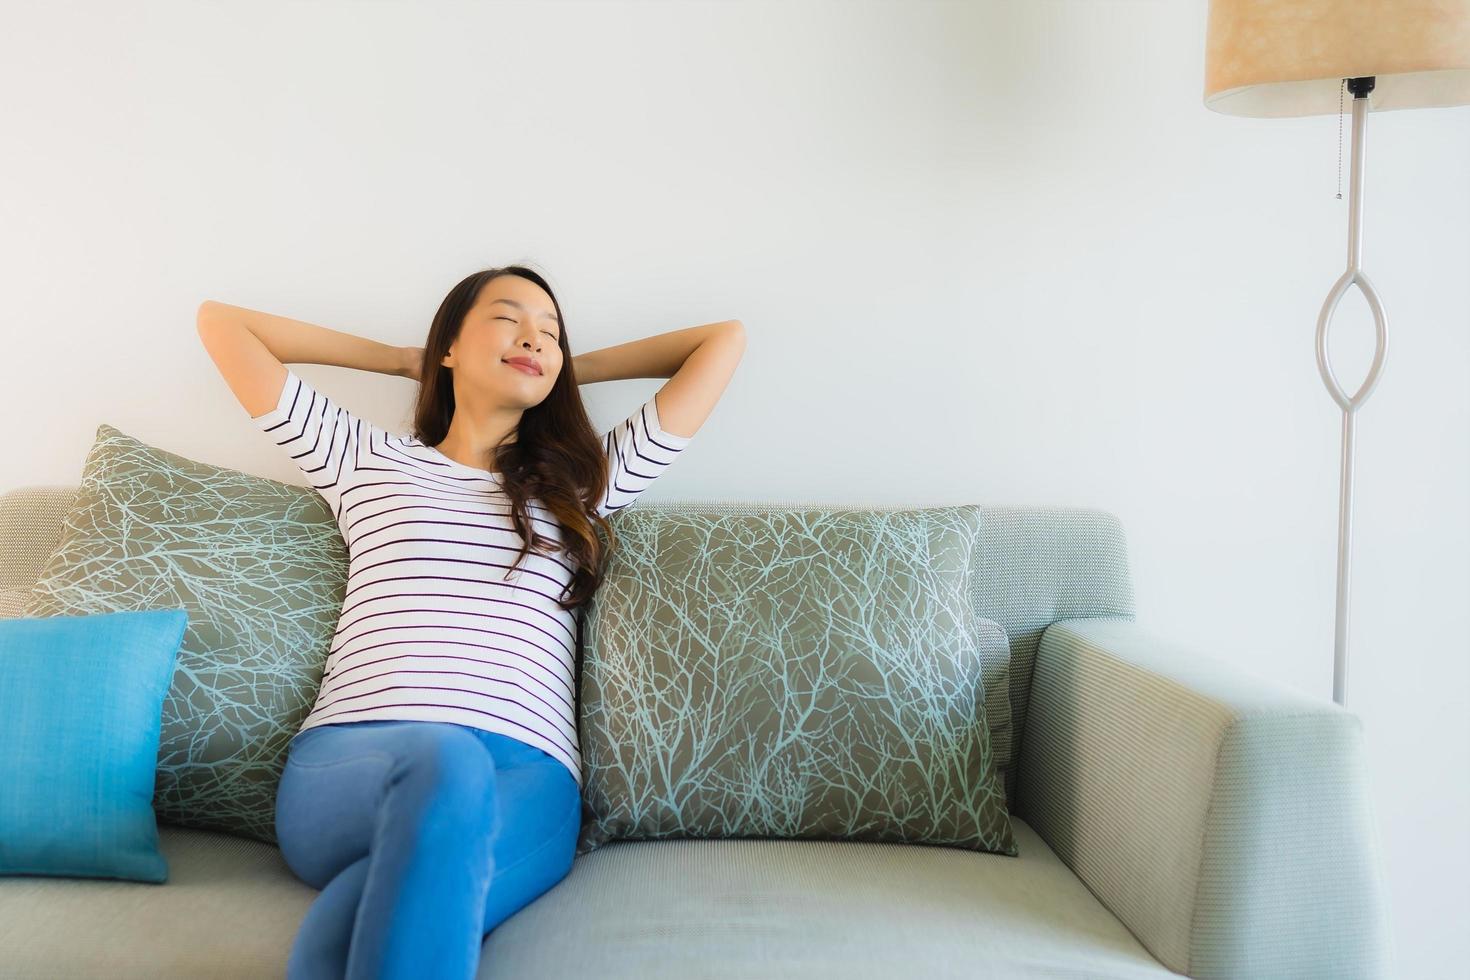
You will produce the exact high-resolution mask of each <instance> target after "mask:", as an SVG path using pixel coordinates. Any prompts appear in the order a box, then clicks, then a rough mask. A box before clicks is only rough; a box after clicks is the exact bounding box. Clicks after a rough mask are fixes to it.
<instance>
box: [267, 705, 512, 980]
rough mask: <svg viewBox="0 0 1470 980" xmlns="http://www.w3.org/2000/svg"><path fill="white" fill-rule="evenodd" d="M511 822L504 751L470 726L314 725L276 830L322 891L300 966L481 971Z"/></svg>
mask: <svg viewBox="0 0 1470 980" xmlns="http://www.w3.org/2000/svg"><path fill="white" fill-rule="evenodd" d="M499 829H500V805H499V801H498V799H497V778H496V772H495V765H494V760H493V759H492V758H491V757H490V756H489V755H488V754H487V753H486V752H485V749H484V746H483V744H482V743H481V742H480V740H479V739H478V738H477V737H476V736H475V733H474V732H473V731H471V730H470V729H467V728H464V727H462V726H459V725H452V724H447V723H441V722H418V721H364V722H353V723H348V724H338V725H325V726H321V727H319V728H315V729H311V730H309V731H307V732H304V733H302V734H301V735H300V736H298V738H297V739H296V740H294V741H293V744H292V748H291V751H290V753H289V755H288V756H287V762H286V770H285V772H284V773H283V774H282V777H281V786H280V790H279V792H278V795H277V798H276V831H277V837H278V838H279V841H280V845H281V853H282V856H283V857H284V858H285V860H286V863H287V865H288V866H289V867H290V868H291V870H292V872H293V873H295V874H296V875H297V876H298V877H300V878H301V879H302V880H303V881H305V882H306V883H308V884H310V885H312V886H313V887H315V888H319V889H321V890H322V894H321V895H319V896H318V897H317V899H316V902H314V903H313V906H312V910H311V912H309V913H308V915H307V918H306V920H305V921H303V923H302V926H301V930H300V932H299V933H298V936H297V940H296V943H295V945H293V948H292V953H291V959H290V962H289V964H288V976H290V977H291V980H296V978H298V977H300V978H305V977H313V978H314V977H316V976H333V977H341V976H344V975H345V976H348V977H353V978H356V977H414V978H419V977H424V978H428V977H436V978H437V977H445V978H470V977H473V976H474V975H475V972H476V970H477V968H478V964H479V953H480V945H481V941H482V938H483V937H482V931H481V929H480V928H479V926H480V925H481V924H482V922H483V920H484V903H485V894H486V889H487V887H488V884H489V878H490V873H491V860H492V858H491V852H490V846H491V842H492V841H493V839H494V838H495V835H496V833H497V832H498V830H499ZM318 905H320V906H321V908H320V909H318V908H317V906H318ZM347 923H350V932H347V933H345V934H344V930H343V927H344V924H347ZM344 949H345V951H346V959H345V963H343V962H342V954H343V951H344Z"/></svg>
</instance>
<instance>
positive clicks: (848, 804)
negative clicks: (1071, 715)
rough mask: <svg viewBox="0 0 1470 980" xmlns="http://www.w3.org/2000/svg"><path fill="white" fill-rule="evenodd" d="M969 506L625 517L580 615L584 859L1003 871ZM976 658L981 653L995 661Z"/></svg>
mask: <svg viewBox="0 0 1470 980" xmlns="http://www.w3.org/2000/svg"><path fill="white" fill-rule="evenodd" d="M980 520H981V514H980V513H979V512H978V510H977V509H975V508H966V507H940V508H928V509H919V510H890V511H877V510H837V509H820V510H817V509H813V510H784V511H770V512H765V513H756V514H730V513H722V512H718V511H715V510H698V509H691V510H686V511H679V512H671V511H662V512H661V511H659V510H657V509H647V510H644V511H641V512H640V511H639V510H637V509H632V510H629V511H627V512H625V513H623V514H621V515H620V516H619V518H618V520H617V522H616V524H615V525H614V530H615V532H616V539H617V544H616V547H615V548H614V549H613V550H612V553H611V555H610V556H609V559H608V564H607V568H606V571H605V577H604V580H603V582H602V585H601V586H600V588H599V589H598V592H597V593H596V594H595V596H594V597H593V599H592V600H591V602H590V603H589V605H588V606H587V608H586V617H585V621H584V624H583V647H584V649H583V654H582V658H583V659H582V669H581V677H580V680H579V685H580V696H581V699H582V705H581V729H580V739H581V748H582V760H583V768H584V771H585V773H586V784H585V786H584V788H583V807H584V814H583V826H582V833H581V838H580V840H579V842H578V853H587V852H589V851H591V850H594V849H595V848H597V847H599V846H601V845H602V844H604V843H606V842H608V841H610V840H614V839H655V838H665V837H789V838H801V837H804V838H816V839H849V840H870V841H903V842H912V843H930V844H946V845H953V846H959V847H964V848H970V849H974V850H982V851H993V852H997V853H1002V854H1010V855H1014V854H1015V853H1016V844H1015V839H1014V837H1013V834H1012V829H1011V823H1010V817H1009V814H1008V813H1007V810H1006V805H1005V790H1004V785H1003V782H1002V780H1001V779H1000V778H999V775H998V772H997V770H996V767H995V759H994V757H993V752H992V748H991V738H990V732H989V730H988V728H987V725H986V719H985V691H984V685H983V684H982V683H981V667H982V663H983V661H985V660H986V659H987V658H989V657H991V656H992V655H993V653H994V650H995V647H996V646H997V645H999V646H1000V647H1001V648H1002V649H1003V648H1004V645H1005V644H1006V636H1005V632H1004V630H1003V629H1002V628H1001V627H1000V626H999V625H997V624H996V623H994V622H992V621H990V620H987V619H982V618H980V617H978V616H977V615H976V614H975V612H974V609H973V605H972V603H971V599H970V594H969V587H970V581H969V570H970V565H971V557H972V554H971V553H972V549H973V548H974V547H975V546H976V539H977V536H978V532H979V523H980ZM987 647H989V649H987Z"/></svg>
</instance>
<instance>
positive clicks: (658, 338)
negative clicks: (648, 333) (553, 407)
mask: <svg viewBox="0 0 1470 980" xmlns="http://www.w3.org/2000/svg"><path fill="white" fill-rule="evenodd" d="M731 333H741V334H743V333H744V328H743V327H741V325H740V321H739V320H722V321H721V322H719V323H706V324H703V325H701V326H698V327H685V328H683V329H682V330H671V331H669V332H668V333H661V334H655V335H654V336H652V337H644V338H642V339H640V340H630V341H628V342H627V343H626V344H618V345H616V346H614V347H603V348H601V349H600V350H594V351H588V352H587V353H585V354H576V355H574V356H573V357H572V370H573V372H574V373H575V374H576V375H577V384H579V385H587V384H595V383H596V382H598V381H625V380H627V379H629V378H672V377H673V376H674V373H675V372H676V371H678V370H679V368H681V367H682V366H683V365H684V362H685V361H687V360H688V359H689V355H690V354H693V353H694V352H695V351H696V350H697V349H698V348H699V346H700V345H701V344H703V343H704V342H705V341H706V340H709V339H711V338H713V337H718V336H724V335H729V334H731Z"/></svg>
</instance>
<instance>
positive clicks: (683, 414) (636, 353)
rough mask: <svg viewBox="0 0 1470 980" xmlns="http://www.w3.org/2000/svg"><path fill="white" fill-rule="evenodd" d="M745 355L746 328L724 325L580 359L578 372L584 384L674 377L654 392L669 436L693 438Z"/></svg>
mask: <svg viewBox="0 0 1470 980" xmlns="http://www.w3.org/2000/svg"><path fill="white" fill-rule="evenodd" d="M744 354H745V326H744V325H743V324H742V323H741V322H740V321H739V320H724V321H722V322H720V323H706V324H704V325H702V326H698V327H685V328H684V329H682V330H671V331H669V332H668V333H661V334H655V335H654V336H652V337H644V338H642V339H641V340H630V341H628V342H627V343H626V344H618V345H617V346H615V347H604V348H602V349H601V350H595V351H589V352H588V353H586V354H578V355H576V356H574V357H573V358H572V371H573V372H574V373H575V374H576V376H577V383H578V384H589V383H591V382H594V381H622V380H624V379H626V378H668V379H669V380H668V381H666V382H664V385H663V387H661V388H659V390H658V391H657V392H655V393H654V406H655V409H656V411H657V412H658V418H659V423H660V425H661V427H662V428H663V430H664V431H665V432H668V433H670V434H672V435H676V436H682V437H684V438H690V437H692V436H693V435H694V433H695V432H697V431H698V430H699V427H700V426H702V425H703V424H704V422H705V420H706V419H707V418H709V415H710V413H711V412H713V411H714V408H715V405H716V403H718V402H719V400H720V397H721V396H722V395H723V394H724V393H725V388H726V386H727V385H728V384H729V383H730V378H731V376H732V375H734V373H735V368H736V367H737V366H738V365H739V364H740V358H741V357H742V356H744Z"/></svg>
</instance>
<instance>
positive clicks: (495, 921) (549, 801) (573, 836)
mask: <svg viewBox="0 0 1470 980" xmlns="http://www.w3.org/2000/svg"><path fill="white" fill-rule="evenodd" d="M477 734H478V735H479V736H480V738H481V741H483V742H484V743H485V746H486V748H488V749H489V750H490V755H491V757H492V758H493V759H494V760H495V772H496V791H497V796H498V798H499V801H500V818H501V824H500V833H499V834H498V835H497V836H496V838H495V840H494V843H493V845H492V852H491V876H490V885H489V889H488V894H487V895H486V899H485V916H484V931H485V932H486V933H489V932H490V931H491V930H492V929H494V928H495V927H496V926H498V925H500V923H502V922H504V921H505V920H506V919H508V918H510V917H511V916H512V915H514V914H515V913H516V912H518V911H519V910H520V909H522V908H524V907H525V906H527V905H529V904H530V903H531V902H532V901H534V900H535V899H537V898H538V897H540V896H541V895H542V894H544V893H545V892H547V891H548V890H550V889H551V887H552V886H553V885H555V884H556V883H557V882H559V881H560V880H561V879H562V878H564V877H566V875H567V873H568V872H569V871H571V869H572V860H573V858H574V857H575V855H576V850H577V836H578V833H579V832H580V830H581V827H582V794H581V792H580V791H579V790H578V788H577V780H576V778H575V777H574V776H573V775H572V774H571V771H570V770H568V769H567V767H566V766H565V765H563V764H562V763H561V762H560V761H559V760H557V759H556V757H554V756H552V755H550V754H548V753H546V752H543V751H542V750H541V749H538V748H536V747H535V746H533V745H528V744H526V743H525V742H521V741H518V740H516V739H513V738H510V737H509V736H506V735H500V734H498V733H495V732H484V731H481V732H478V733H477Z"/></svg>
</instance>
